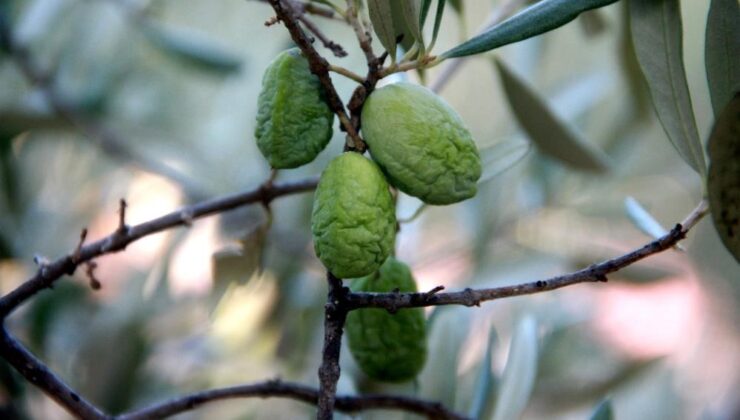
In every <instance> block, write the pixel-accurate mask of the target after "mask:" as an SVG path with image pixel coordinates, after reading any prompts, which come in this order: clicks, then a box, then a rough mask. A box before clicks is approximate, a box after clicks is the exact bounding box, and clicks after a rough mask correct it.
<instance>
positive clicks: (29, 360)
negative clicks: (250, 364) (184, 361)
mask: <svg viewBox="0 0 740 420" xmlns="http://www.w3.org/2000/svg"><path fill="white" fill-rule="evenodd" d="M0 356H2V357H3V358H4V359H5V360H7V361H8V363H9V364H10V365H11V366H13V368H15V369H16V370H17V371H18V372H19V373H20V374H21V375H23V377H24V378H26V379H27V380H28V381H29V382H31V383H32V384H34V385H36V386H37V387H39V388H40V389H41V390H43V391H44V392H45V393H46V394H47V395H49V396H50V397H51V398H53V399H54V400H55V401H57V402H58V403H59V404H60V405H61V406H62V407H63V408H64V409H66V410H67V411H68V412H69V413H70V414H72V415H74V416H75V417H77V418H81V419H91V420H113V419H115V420H148V419H161V418H165V417H169V416H173V415H176V414H180V413H183V412H186V411H190V410H194V409H196V408H198V407H200V406H202V405H204V404H207V403H211V402H215V401H219V400H226V399H233V398H249V397H259V398H268V397H282V398H290V399H293V400H297V401H302V402H305V403H308V404H317V402H318V400H319V391H317V390H316V389H315V388H311V387H308V386H306V385H302V384H297V383H290V382H283V381H280V380H277V379H276V380H269V381H264V382H258V383H254V384H245V385H237V386H233V387H226V388H216V389H211V390H206V391H200V392H195V393H192V394H188V395H184V396H181V397H177V398H174V399H171V400H169V401H164V402H161V403H157V404H154V405H151V406H149V407H146V408H142V409H139V410H134V411H131V412H129V413H124V414H120V415H117V416H111V415H108V414H106V413H104V412H103V411H102V410H100V409H99V408H97V407H96V406H95V405H93V404H92V403H90V402H88V401H87V400H86V399H84V398H83V397H82V396H80V395H79V394H78V393H77V392H76V391H75V390H74V389H72V388H71V387H70V386H69V385H67V384H66V383H64V381H63V380H61V379H60V378H59V377H57V376H56V375H55V374H54V372H52V371H51V370H50V369H49V368H48V367H46V365H44V363H43V362H42V361H41V360H39V359H38V358H36V356H34V355H33V354H32V353H31V352H30V351H28V349H26V348H25V347H24V346H23V345H22V344H21V343H20V342H19V341H18V340H17V339H16V338H15V337H13V336H12V335H10V334H9V333H8V331H7V330H6V329H5V328H4V327H2V328H0ZM335 406H336V409H337V410H340V411H344V412H348V413H354V412H359V411H364V410H372V409H381V408H391V409H398V410H402V411H407V412H410V413H416V414H422V415H426V416H427V417H429V418H433V419H464V418H465V417H464V416H462V415H460V414H457V413H455V412H454V411H451V410H448V409H446V408H445V407H444V406H443V405H442V404H439V403H436V402H430V401H424V400H420V399H416V398H411V397H404V396H392V395H380V394H376V395H363V396H338V397H336V404H335Z"/></svg>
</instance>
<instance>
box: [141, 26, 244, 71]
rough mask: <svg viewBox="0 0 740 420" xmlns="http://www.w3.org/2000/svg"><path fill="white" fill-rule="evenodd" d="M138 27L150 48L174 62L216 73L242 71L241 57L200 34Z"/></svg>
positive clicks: (166, 28) (163, 27) (167, 28)
mask: <svg viewBox="0 0 740 420" xmlns="http://www.w3.org/2000/svg"><path fill="white" fill-rule="evenodd" d="M141 26H142V31H141V33H142V34H143V35H144V36H145V38H146V39H147V40H148V41H149V42H150V43H151V45H153V46H155V47H156V48H157V49H158V50H159V51H161V52H162V53H164V54H165V55H167V56H169V57H171V58H173V59H176V60H180V61H182V62H184V63H187V64H190V65H192V66H194V67H196V68H199V69H202V70H206V71H211V72H214V73H219V74H228V73H233V72H237V71H239V70H240V69H241V66H242V60H241V58H239V57H238V56H237V55H236V54H235V53H233V52H231V51H229V50H227V49H225V48H224V47H222V46H221V45H218V44H217V43H215V42H214V41H213V40H212V39H210V38H209V37H207V36H206V35H204V34H202V33H198V32H194V31H191V30H185V29H183V28H176V27H172V26H166V27H165V26H162V25H155V24H151V23H150V24H142V25H141Z"/></svg>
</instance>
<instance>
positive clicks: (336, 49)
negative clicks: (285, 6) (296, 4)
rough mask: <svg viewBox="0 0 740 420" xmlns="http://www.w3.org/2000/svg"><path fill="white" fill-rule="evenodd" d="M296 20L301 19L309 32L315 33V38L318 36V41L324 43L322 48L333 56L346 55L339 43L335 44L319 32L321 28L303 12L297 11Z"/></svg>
mask: <svg viewBox="0 0 740 420" xmlns="http://www.w3.org/2000/svg"><path fill="white" fill-rule="evenodd" d="M298 20H300V21H301V23H302V24H303V26H305V27H306V29H308V31H309V32H311V33H312V34H314V35H316V38H318V39H319V41H321V43H322V44H323V45H324V48H326V49H328V50H330V51H331V52H332V54H334V56H336V57H340V58H341V57H346V56H347V51H345V50H344V48H342V46H341V45H339V44H337V43H336V42H334V41H332V40H331V39H329V38H328V37H327V36H326V35H324V33H323V32H321V29H319V27H318V26H316V24H314V23H313V22H312V21H311V20H310V19H308V18H307V17H306V15H305V14H303V13H299V14H298Z"/></svg>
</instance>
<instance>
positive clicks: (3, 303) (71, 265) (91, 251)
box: [0, 178, 318, 319]
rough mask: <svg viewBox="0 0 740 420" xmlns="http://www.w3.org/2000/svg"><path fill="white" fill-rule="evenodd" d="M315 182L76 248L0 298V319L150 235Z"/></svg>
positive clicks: (215, 203)
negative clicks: (78, 271)
mask: <svg viewBox="0 0 740 420" xmlns="http://www.w3.org/2000/svg"><path fill="white" fill-rule="evenodd" d="M317 183H318V179H316V178H309V179H306V180H302V181H297V182H285V183H275V184H273V183H271V182H269V181H268V182H267V183H265V184H263V185H261V186H260V187H258V188H256V189H253V190H250V191H246V192H242V193H238V194H233V195H228V196H225V197H220V198H215V199H212V200H208V201H204V202H201V203H198V204H195V205H192V206H187V207H183V208H182V209H180V210H177V211H174V212H172V213H169V214H166V215H164V216H161V217H158V218H156V219H153V220H150V221H148V222H144V223H141V224H138V225H135V226H124V228H123V229H122V228H119V229H117V230H116V231H115V232H113V233H112V234H110V235H108V236H106V237H105V238H103V239H100V240H97V241H95V242H93V243H91V244H88V245H85V246H80V247H78V248H77V249H76V250H75V251H73V252H72V253H70V254H68V255H66V256H64V257H62V258H60V259H58V260H56V261H54V262H52V263H49V264H44V265H42V266H40V267H39V270H38V271H37V272H36V275H34V276H33V277H32V278H30V279H29V280H27V281H26V282H24V283H23V284H21V285H20V286H19V287H18V288H16V289H15V290H13V291H11V292H10V293H8V294H7V295H5V296H3V297H2V298H0V319H5V318H6V317H7V316H8V315H10V313H11V312H12V311H13V310H15V309H16V308H17V307H18V306H19V305H21V304H22V303H23V302H25V301H26V300H27V299H28V298H30V297H31V296H33V295H35V294H36V293H38V292H40V291H41V290H43V289H46V288H49V287H51V286H52V285H53V284H54V282H56V281H57V280H58V279H59V278H60V277H62V276H63V275H65V274H70V275H71V274H72V273H74V272H75V270H76V269H77V267H78V266H80V265H81V264H83V263H85V262H87V261H90V260H92V259H94V258H97V257H99V256H101V255H105V254H110V253H114V252H118V251H122V250H124V249H125V248H126V246H128V244H130V243H132V242H134V241H136V240H138V239H141V238H143V237H145V236H148V235H152V234H154V233H158V232H162V231H164V230H167V229H171V228H174V227H177V226H187V225H190V224H191V223H192V222H193V220H195V219H198V218H200V217H204V216H209V215H213V214H217V213H221V212H224V211H226V210H231V209H234V208H237V207H240V206H244V205H247V204H253V203H264V204H268V203H270V202H271V201H272V200H273V199H275V198H277V197H280V196H283V195H288V194H295V193H300V192H305V191H311V190H313V189H314V188H316V185H317Z"/></svg>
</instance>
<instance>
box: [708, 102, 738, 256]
mask: <svg viewBox="0 0 740 420" xmlns="http://www.w3.org/2000/svg"><path fill="white" fill-rule="evenodd" d="M708 146H709V147H708V149H709V159H710V164H709V177H708V179H707V195H708V198H709V210H710V211H711V213H712V221H713V222H714V227H715V228H716V229H717V233H719V236H720V238H721V239H722V243H724V245H725V247H726V248H727V250H728V251H730V253H731V254H732V255H733V256H734V257H735V259H736V260H737V261H738V262H740V93H735V97H734V98H733V99H732V101H730V103H728V104H727V106H725V109H724V110H723V111H722V113H721V114H720V115H719V117H718V118H717V121H716V122H715V124H714V128H713V129H712V134H711V136H710V137H709V145H708Z"/></svg>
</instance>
